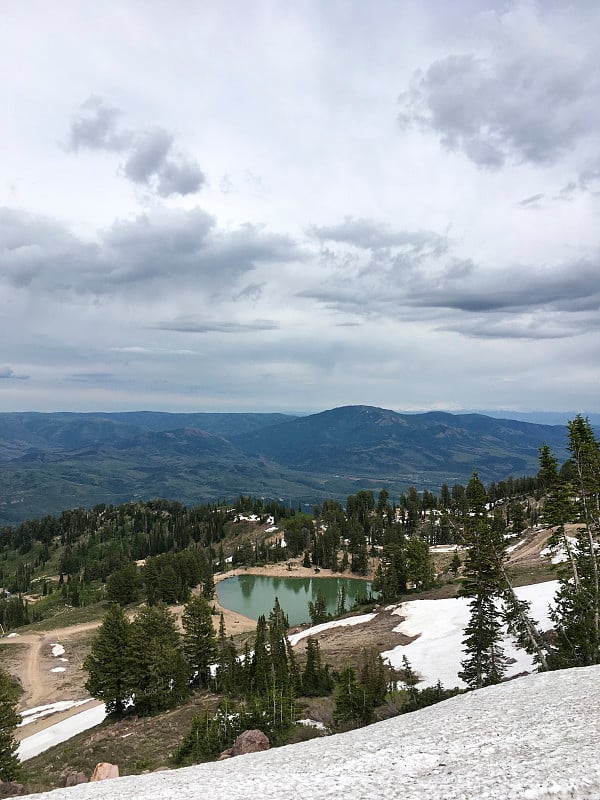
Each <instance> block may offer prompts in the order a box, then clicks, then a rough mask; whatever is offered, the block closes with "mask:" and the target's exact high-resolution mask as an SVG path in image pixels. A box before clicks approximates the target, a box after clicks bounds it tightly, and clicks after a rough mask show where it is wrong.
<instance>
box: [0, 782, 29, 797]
mask: <svg viewBox="0 0 600 800" xmlns="http://www.w3.org/2000/svg"><path fill="white" fill-rule="evenodd" d="M19 794H25V787H24V786H23V784H22V783H16V782H15V781H0V797H15V796H16V795H19Z"/></svg>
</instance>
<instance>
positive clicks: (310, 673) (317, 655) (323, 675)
mask: <svg viewBox="0 0 600 800" xmlns="http://www.w3.org/2000/svg"><path fill="white" fill-rule="evenodd" d="M301 686H302V690H301V691H302V694H303V695H304V696H305V697H319V696H321V695H327V694H329V693H330V692H331V690H332V689H333V680H332V678H331V676H330V674H329V668H328V666H327V665H325V666H323V663H322V661H321V649H320V646H319V642H318V641H317V639H313V637H312V636H309V637H308V639H307V640H306V664H305V666H304V672H303V673H302V682H301Z"/></svg>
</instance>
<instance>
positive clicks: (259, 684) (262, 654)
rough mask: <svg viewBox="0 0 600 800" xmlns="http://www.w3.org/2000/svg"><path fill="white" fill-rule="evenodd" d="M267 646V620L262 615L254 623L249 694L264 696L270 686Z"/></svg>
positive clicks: (269, 664)
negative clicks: (254, 632)
mask: <svg viewBox="0 0 600 800" xmlns="http://www.w3.org/2000/svg"><path fill="white" fill-rule="evenodd" d="M267 645H268V630H267V620H266V619H265V617H264V614H261V615H260V617H259V618H258V620H257V622H256V634H255V638H254V653H253V654H252V660H251V663H250V678H249V680H248V686H249V689H250V693H251V694H266V693H267V692H268V691H269V687H270V685H271V680H270V678H271V675H270V673H271V663H270V658H269V651H268V646H267Z"/></svg>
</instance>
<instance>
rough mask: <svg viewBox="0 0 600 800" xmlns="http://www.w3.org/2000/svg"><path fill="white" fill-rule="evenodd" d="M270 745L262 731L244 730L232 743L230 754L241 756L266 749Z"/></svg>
mask: <svg viewBox="0 0 600 800" xmlns="http://www.w3.org/2000/svg"><path fill="white" fill-rule="evenodd" d="M270 746H271V745H270V744H269V740H268V739H267V737H266V736H265V734H264V733H263V732H262V731H257V730H252V731H244V732H243V733H240V735H239V736H238V737H237V739H236V740H235V742H234V743H233V747H232V748H231V755H232V756H243V755H245V754H246V753H259V752H260V751H261V750H268V749H269V748H270Z"/></svg>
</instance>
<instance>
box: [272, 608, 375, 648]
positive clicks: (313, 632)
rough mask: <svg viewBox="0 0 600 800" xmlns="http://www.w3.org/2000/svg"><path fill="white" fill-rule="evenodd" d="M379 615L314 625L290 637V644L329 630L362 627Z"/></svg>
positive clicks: (366, 615)
mask: <svg viewBox="0 0 600 800" xmlns="http://www.w3.org/2000/svg"><path fill="white" fill-rule="evenodd" d="M376 616H377V614H361V615H360V616H358V617H346V618H345V619H334V620H331V622H321V624H320V625H313V626H312V628H307V629H306V630H304V631H300V632H299V633H292V635H291V636H288V639H289V640H290V644H291V645H292V646H293V645H296V644H298V642H299V641H300V640H301V639H306V638H307V636H315V635H316V634H317V633H321V632H322V631H327V630H329V628H345V627H346V626H347V625H362V624H363V623H365V622H371V620H372V619H375V617H376Z"/></svg>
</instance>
